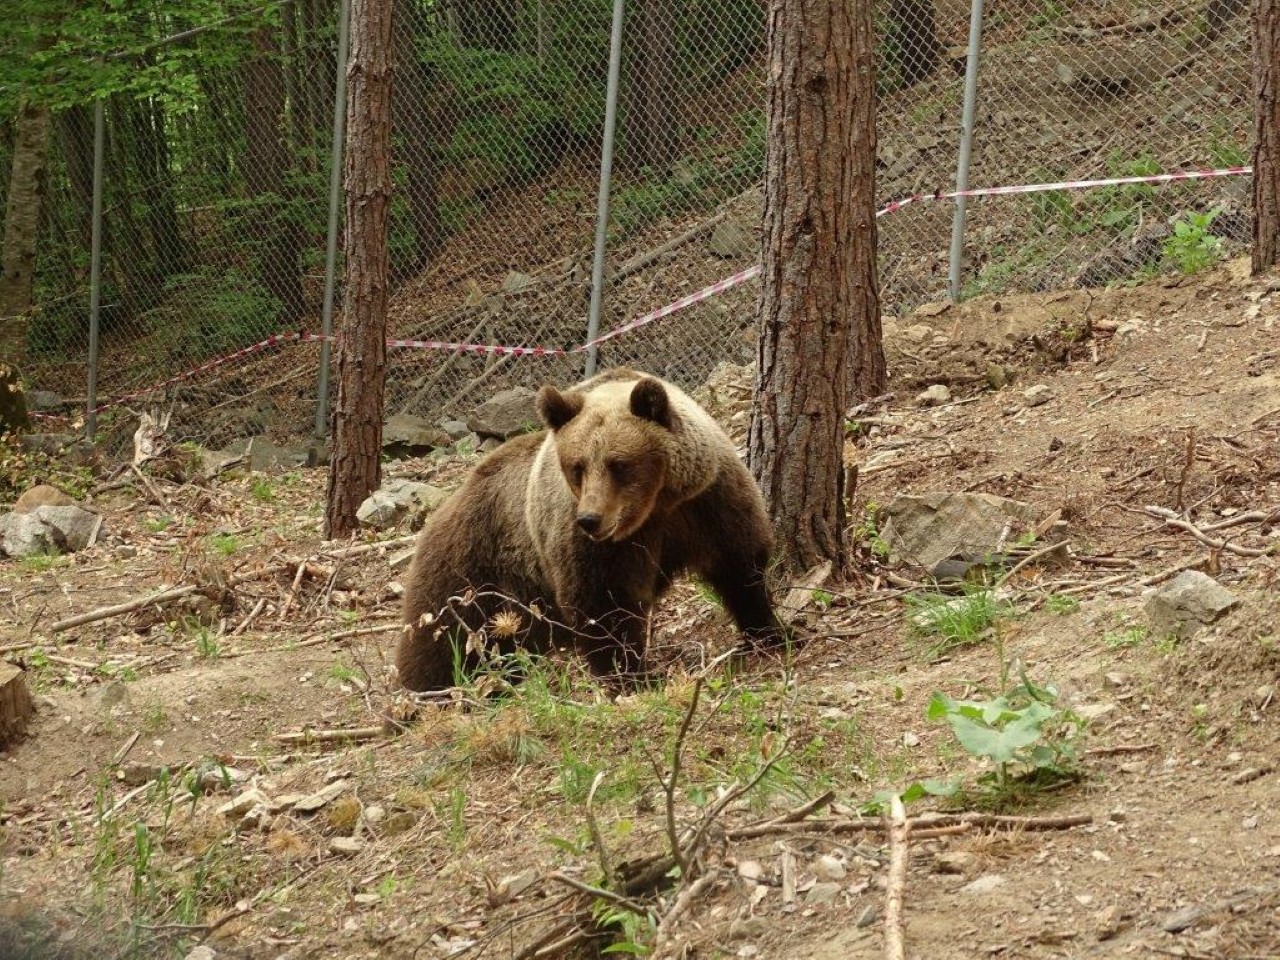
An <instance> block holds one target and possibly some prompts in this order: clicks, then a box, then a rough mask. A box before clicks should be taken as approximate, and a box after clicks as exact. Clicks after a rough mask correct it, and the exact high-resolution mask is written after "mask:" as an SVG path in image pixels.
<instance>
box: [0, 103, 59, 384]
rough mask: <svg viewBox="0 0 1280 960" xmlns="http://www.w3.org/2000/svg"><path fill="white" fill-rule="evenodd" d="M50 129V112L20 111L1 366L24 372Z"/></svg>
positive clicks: (2, 279)
mask: <svg viewBox="0 0 1280 960" xmlns="http://www.w3.org/2000/svg"><path fill="white" fill-rule="evenodd" d="M49 127H50V115H49V108H48V107H45V106H42V105H40V104H33V103H25V104H23V105H22V106H21V107H20V108H19V109H18V116H17V120H16V123H15V128H16V129H15V132H14V143H13V157H12V160H11V161H10V166H9V196H8V201H7V203H6V204H5V214H4V243H3V248H2V249H0V361H7V362H9V363H10V364H12V365H13V366H14V367H17V368H19V369H21V367H22V363H23V361H24V360H26V356H27V327H28V325H29V323H30V320H31V317H30V310H31V291H32V285H33V283H34V281H35V273H36V240H37V238H38V236H39V232H40V213H41V209H42V207H43V205H44V196H45V188H46V180H47V174H48V169H47V164H48V158H49Z"/></svg>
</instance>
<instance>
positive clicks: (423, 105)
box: [392, 0, 453, 276]
mask: <svg viewBox="0 0 1280 960" xmlns="http://www.w3.org/2000/svg"><path fill="white" fill-rule="evenodd" d="M398 2H399V4H400V7H399V10H398V11H397V14H396V24H397V26H396V83H395V87H396V90H395V96H394V97H393V102H392V127H393V128H394V133H395V135H396V138H397V141H398V143H399V148H400V150H401V153H400V155H399V160H400V163H401V164H402V165H403V166H404V168H405V185H406V187H407V189H406V191H405V198H406V199H407V200H408V202H409V216H410V218H411V219H412V221H413V252H412V254H411V255H410V256H409V257H408V258H407V259H406V260H405V261H404V262H402V263H400V264H397V265H395V272H396V275H397V276H408V275H411V274H414V273H416V272H418V271H419V270H421V269H422V268H423V267H425V266H426V265H427V264H428V263H429V262H430V261H431V258H432V257H434V256H435V255H436V254H437V253H438V252H439V251H440V248H441V247H442V246H443V245H444V225H443V224H442V223H441V222H440V199H439V195H438V193H437V190H436V181H437V178H438V177H439V174H440V166H441V156H442V154H443V147H444V146H445V145H447V144H448V142H449V140H450V139H451V138H452V136H453V126H452V123H450V122H449V116H450V115H451V114H452V109H451V107H450V106H448V105H447V104H445V103H443V100H444V98H443V97H442V96H441V91H440V90H438V89H433V86H435V85H436V84H438V83H439V82H440V78H439V76H438V75H437V74H435V72H434V71H433V70H431V69H430V68H429V67H428V66H427V65H426V64H424V63H422V62H421V60H420V59H419V58H418V52H417V40H418V37H419V35H420V34H421V32H422V29H423V26H424V24H423V23H422V16H423V15H422V14H421V13H419V12H417V5H416V4H415V3H412V2H408V0H398Z"/></svg>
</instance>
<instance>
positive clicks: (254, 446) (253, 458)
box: [204, 436, 310, 473]
mask: <svg viewBox="0 0 1280 960" xmlns="http://www.w3.org/2000/svg"><path fill="white" fill-rule="evenodd" d="M246 450H247V451H248V463H246V464H245V467H247V469H249V470H250V471H253V472H255V473H262V472H264V471H267V470H271V469H275V468H288V469H292V468H293V467H300V466H303V465H304V464H306V463H307V460H308V458H309V456H310V450H308V449H307V448H306V447H291V446H290V447H277V446H276V445H275V444H274V443H272V442H271V441H270V440H268V439H267V438H266V437H263V436H256V437H248V438H246V439H241V440H237V441H235V442H234V443H230V444H228V445H227V446H225V447H223V448H222V449H221V450H213V451H207V452H206V453H205V454H204V461H205V467H206V469H209V470H217V469H218V468H219V467H221V466H222V465H223V464H225V463H227V462H228V461H230V460H233V459H235V458H237V457H243V456H244V455H245V451H246Z"/></svg>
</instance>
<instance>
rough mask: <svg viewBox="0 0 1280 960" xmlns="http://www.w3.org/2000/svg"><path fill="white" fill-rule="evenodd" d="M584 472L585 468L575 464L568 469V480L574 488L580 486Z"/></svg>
mask: <svg viewBox="0 0 1280 960" xmlns="http://www.w3.org/2000/svg"><path fill="white" fill-rule="evenodd" d="M586 472H587V470H586V467H584V466H583V465H582V464H581V463H575V464H572V465H571V466H570V467H569V479H570V480H571V481H572V482H573V485H574V486H575V487H580V486H582V478H583V476H584V475H585V474H586Z"/></svg>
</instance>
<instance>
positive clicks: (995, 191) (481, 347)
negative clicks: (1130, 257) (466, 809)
mask: <svg viewBox="0 0 1280 960" xmlns="http://www.w3.org/2000/svg"><path fill="white" fill-rule="evenodd" d="M1251 173H1253V167H1250V166H1235V167H1219V168H1214V169H1199V170H1182V171H1179V172H1177V173H1158V174H1150V175H1147V176H1133V177H1108V178H1106V179H1102V180H1062V181H1059V182H1057V183H1031V184H1020V185H1017V186H1007V187H975V188H972V189H968V190H952V191H949V192H944V191H942V190H937V191H935V192H934V193H915V194H911V195H910V196H907V197H902V198H901V199H898V200H894V201H893V202H892V203H889V204H888V205H886V206H885V207H883V208H882V209H880V210H877V211H876V218H877V219H879V218H880V217H883V216H886V215H887V214H890V213H895V212H897V211H898V210H901V209H903V208H904V207H908V206H911V205H913V204H917V203H923V202H924V201H926V200H955V199H956V198H958V197H1001V196H1013V195H1018V194H1029V193H1048V192H1050V191H1057V190H1086V189H1092V188H1094V187H1122V186H1128V185H1131V184H1139V183H1174V182H1177V181H1179V180H1208V179H1212V178H1216V177H1234V176H1241V175H1245V174H1251ZM762 269H763V268H762V267H761V266H760V264H756V265H755V266H752V267H748V268H747V269H745V270H741V271H739V272H738V273H735V274H733V275H732V276H729V277H725V278H724V279H723V280H718V281H716V282H715V283H713V284H710V285H709V286H706V287H703V288H702V289H701V290H697V291H694V292H693V293H690V294H687V295H686V296H683V297H681V298H680V299H679V300H675V301H673V302H671V303H669V304H667V305H666V306H665V307H659V308H658V309H657V310H651V311H650V312H648V313H645V314H641V315H640V316H638V317H636V318H635V319H634V320H629V321H628V322H627V323H624V324H623V325H622V326H619V327H615V328H614V329H612V330H610V331H608V332H607V333H604V334H601V335H600V336H598V337H596V338H595V339H593V340H589V341H587V342H586V343H584V344H581V345H579V346H575V347H513V346H505V345H502V344H494V343H453V342H449V341H444V340H400V339H389V340H387V347H388V348H392V349H410V350H443V351H446V352H449V353H479V354H487V355H489V356H514V357H564V356H569V355H571V354H579V353H586V352H587V351H588V350H590V349H591V348H592V347H596V346H599V345H600V344H602V343H608V342H609V341H610V340H613V339H615V338H617V337H620V336H622V335H623V334H626V333H630V332H631V331H633V330H636V329H639V328H640V327H643V326H647V325H648V324H650V323H654V322H655V321H658V320H662V319H664V318H666V317H669V316H671V315H672V314H674V313H679V312H680V311H681V310H684V309H687V308H688V307H691V306H693V305H694V304H696V303H701V302H702V301H704V300H709V299H711V298H712V297H714V296H717V295H719V294H721V293H724V292H725V291H726V290H732V289H733V288H734V287H737V286H740V285H742V284H744V283H747V282H748V281H750V280H754V279H755V278H756V277H758V276H760V273H761V271H762ZM337 339H338V338H337V337H336V336H328V337H326V336H325V335H324V334H319V333H278V334H274V335H273V336H270V337H267V338H266V339H265V340H262V341H259V342H258V343H255V344H251V345H250V346H247V347H244V348H242V349H240V350H237V351H235V352H234V353H229V354H227V355H226V356H224V357H218V358H217V359H215V360H210V361H208V362H206V363H202V364H200V366H198V367H193V368H191V369H190V370H187V371H185V372H183V373H179V374H177V375H176V376H173V377H170V378H169V379H168V380H165V381H162V382H161V383H157V384H154V385H152V386H149V387H143V388H142V389H140V390H135V391H133V392H132V393H128V394H125V395H124V396H122V397H118V398H116V399H115V400H110V401H107V402H105V403H103V404H100V405H99V406H97V407H95V408H94V410H93V412H94V413H101V412H102V411H104V410H107V409H109V408H111V407H115V406H120V405H121V404H124V403H128V402H129V401H130V400H136V399H138V398H139V397H143V396H146V395H147V394H149V393H155V392H156V391H157V390H163V389H165V388H166V387H171V386H173V385H174V384H175V383H181V382H182V381H183V380H189V379H191V378H192V377H195V376H199V375H200V374H202V373H207V372H208V371H210V370H214V369H216V368H218V367H221V366H223V365H225V364H228V363H231V362H232V361H234V360H239V359H241V358H243V357H246V356H249V355H250V354H253V353H258V352H260V351H262V350H266V349H269V348H270V347H274V346H279V345H280V344H282V343H291V342H297V343H318V342H321V341H324V340H329V341H332V342H336V341H337ZM35 416H39V417H41V418H42V419H47V420H54V419H68V418H65V417H55V416H52V415H49V414H35Z"/></svg>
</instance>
